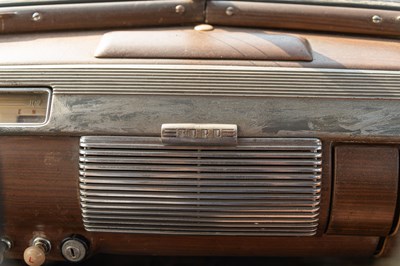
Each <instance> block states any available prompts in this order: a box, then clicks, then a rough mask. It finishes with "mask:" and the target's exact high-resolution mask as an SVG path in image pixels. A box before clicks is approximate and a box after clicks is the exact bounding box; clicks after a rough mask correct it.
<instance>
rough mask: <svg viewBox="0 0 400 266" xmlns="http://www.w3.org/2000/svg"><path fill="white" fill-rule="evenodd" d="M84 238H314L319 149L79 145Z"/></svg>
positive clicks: (273, 144)
mask: <svg viewBox="0 0 400 266" xmlns="http://www.w3.org/2000/svg"><path fill="white" fill-rule="evenodd" d="M80 145H81V149H80V165H79V167H80V177H79V181H80V199H81V210H82V216H83V222H84V225H85V229H86V230H87V231H93V232H125V233H141V234H185V235H260V236H313V235H315V234H316V233H317V228H318V224H319V223H318V222H319V204H320V198H321V172H322V169H321V167H322V166H321V165H322V158H321V152H322V144H321V141H320V140H318V139H311V138H240V139H239V140H238V145H237V146H173V145H163V144H162V143H161V141H160V138H155V137H153V138H151V137H124V136H85V137H81V139H80Z"/></svg>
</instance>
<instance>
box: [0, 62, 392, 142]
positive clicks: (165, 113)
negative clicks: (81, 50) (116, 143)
mask: <svg viewBox="0 0 400 266" xmlns="http://www.w3.org/2000/svg"><path fill="white" fill-rule="evenodd" d="M0 86H2V87H28V86H38V87H49V88H52V90H53V101H52V107H51V108H52V112H51V114H50V119H49V121H48V123H47V124H46V125H43V126H40V127H18V128H16V127H13V128H7V127H3V128H0V133H2V134H43V133H45V134H58V135H60V134H64V135H84V134H88V133H93V132H96V134H118V135H137V136H140V135H147V136H159V134H160V133H159V132H160V127H161V125H162V124H164V123H181V122H193V123H204V122H208V123H216V124H221V123H222V124H224V123H228V124H237V125H238V126H239V127H240V133H239V134H240V135H239V137H240V136H246V137H286V136H292V137H293V136H294V137H296V136H302V137H324V136H327V135H329V136H352V137H365V136H368V137H385V138H392V139H393V140H396V139H399V138H400V116H399V115H398V114H399V113H400V104H399V102H398V101H399V100H400V72H399V71H377V70H350V69H315V68H314V69H309V68H278V67H274V68H271V67H245V66H206V65H200V66H195V65H132V64H126V65H110V64H93V65H25V66H0ZM88 110H90V112H89V111H88Z"/></svg>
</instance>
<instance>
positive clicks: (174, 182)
mask: <svg viewBox="0 0 400 266" xmlns="http://www.w3.org/2000/svg"><path fill="white" fill-rule="evenodd" d="M79 181H80V182H81V183H82V185H81V188H82V189H94V190H96V189H101V190H104V185H107V187H109V188H110V189H109V190H135V189H134V187H133V188H132V187H131V188H130V187H129V186H130V185H158V186H160V185H166V186H196V187H199V186H201V187H203V186H218V187H234V186H240V187H242V186H249V187H250V186H253V187H254V186H257V187H259V188H260V187H310V186H311V187H317V186H320V184H321V183H320V182H316V181H315V179H311V180H306V181H303V180H298V179H283V180H280V179H277V180H276V181H274V180H273V179H265V180H262V179H255V180H254V179H252V178H242V179H238V178H237V179H232V181H230V182H229V183H227V182H226V180H223V179H205V180H204V179H202V180H197V179H196V178H187V179H185V178H180V179H178V178H175V179H169V180H164V179H162V178H151V179H150V180H149V179H146V178H135V179H128V178H114V177H112V178H107V177H106V178H104V177H100V178H96V177H80V178H79ZM88 184H98V185H96V186H95V185H92V186H91V187H90V188H89V186H88ZM103 184H104V185H103ZM102 185H103V186H102ZM112 185H123V186H112ZM242 189H243V188H242Z"/></svg>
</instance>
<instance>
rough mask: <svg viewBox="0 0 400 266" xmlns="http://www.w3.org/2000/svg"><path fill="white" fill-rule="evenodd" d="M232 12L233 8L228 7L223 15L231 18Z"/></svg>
mask: <svg viewBox="0 0 400 266" xmlns="http://www.w3.org/2000/svg"><path fill="white" fill-rule="evenodd" d="M233 11H234V9H233V7H231V6H230V7H228V8H226V10H225V14H227V15H228V16H232V15H233V13H234V12H233Z"/></svg>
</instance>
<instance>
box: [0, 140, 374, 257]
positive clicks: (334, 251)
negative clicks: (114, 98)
mask: <svg viewBox="0 0 400 266" xmlns="http://www.w3.org/2000/svg"><path fill="white" fill-rule="evenodd" d="M330 147H331V142H330V141H325V142H324V149H325V152H324V155H323V156H324V157H323V161H324V173H323V187H322V190H323V198H322V200H321V215H320V219H321V220H320V228H319V233H318V236H316V237H233V236H231V237H229V236H224V237H214V236H166V235H163V236H161V235H135V234H112V233H89V232H86V231H85V230H84V228H83V224H82V221H81V212H80V205H79V198H78V196H79V195H78V194H79V189H78V186H79V182H78V171H79V167H78V160H79V158H78V157H79V138H78V137H38V136H36V137H34V136H2V137H0V177H1V178H0V180H1V181H0V182H1V191H2V196H1V198H2V202H1V204H2V205H3V206H4V208H3V209H4V210H3V211H4V214H3V220H4V229H5V234H6V235H7V236H8V237H10V238H11V239H12V240H13V241H14V244H15V247H14V248H13V249H12V250H11V251H10V252H9V253H8V257H10V258H21V257H22V253H23V251H24V249H25V248H26V247H28V245H29V241H30V240H31V239H32V237H33V236H34V235H42V236H46V237H47V238H48V239H49V240H50V241H51V242H52V244H53V249H52V251H51V253H50V254H49V256H48V258H49V259H51V260H61V259H62V257H61V254H60V243H61V241H62V240H63V239H64V238H65V237H67V236H69V235H71V234H81V235H83V236H85V237H86V238H87V239H88V240H89V241H90V243H91V254H96V253H97V252H105V253H118V254H121V253H123V254H136V255H192V256H195V255H210V256H211V255H237V256H261V255H262V256H289V255H290V256H337V255H341V256H372V255H373V254H374V253H375V252H376V249H377V247H378V245H379V243H380V238H379V237H378V236H354V235H353V236H352V235H348V236H336V235H325V234H324V231H325V227H326V224H327V220H328V215H329V212H328V211H329V204H330V202H329V198H330V194H329V191H330V189H331V188H330V174H329V173H330V166H329V165H330V159H331V157H330V156H331V155H330V154H331V153H330V152H329V150H330ZM326 181H328V182H326Z"/></svg>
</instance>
